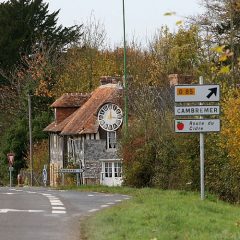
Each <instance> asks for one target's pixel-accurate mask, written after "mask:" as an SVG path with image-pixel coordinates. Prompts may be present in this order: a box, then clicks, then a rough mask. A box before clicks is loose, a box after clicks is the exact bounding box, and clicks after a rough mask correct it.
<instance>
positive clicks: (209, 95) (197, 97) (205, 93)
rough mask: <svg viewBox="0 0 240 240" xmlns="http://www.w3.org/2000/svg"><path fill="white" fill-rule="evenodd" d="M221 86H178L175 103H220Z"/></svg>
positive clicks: (176, 87)
mask: <svg viewBox="0 0 240 240" xmlns="http://www.w3.org/2000/svg"><path fill="white" fill-rule="evenodd" d="M219 96H220V87H219V85H176V86H175V102H218V101H219V99H220V97H219Z"/></svg>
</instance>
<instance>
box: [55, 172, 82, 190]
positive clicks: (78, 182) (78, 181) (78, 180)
mask: <svg viewBox="0 0 240 240" xmlns="http://www.w3.org/2000/svg"><path fill="white" fill-rule="evenodd" d="M83 172H84V169H83V168H78V169H68V168H61V169H59V173H61V174H62V185H64V174H65V173H75V174H76V175H77V186H79V185H80V174H81V173H83Z"/></svg>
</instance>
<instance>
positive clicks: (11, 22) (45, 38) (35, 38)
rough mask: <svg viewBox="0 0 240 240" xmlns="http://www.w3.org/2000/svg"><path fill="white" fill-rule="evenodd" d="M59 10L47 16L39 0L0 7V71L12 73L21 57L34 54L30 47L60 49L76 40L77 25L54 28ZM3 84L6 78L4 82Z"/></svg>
mask: <svg viewBox="0 0 240 240" xmlns="http://www.w3.org/2000/svg"><path fill="white" fill-rule="evenodd" d="M58 13H59V11H56V12H53V13H51V14H49V13H48V4H47V3H44V2H43V0H33V1H31V0H9V1H7V2H3V3H1V4H0V33H1V34H0V48H1V52H0V68H1V69H2V70H4V71H10V70H13V67H14V65H16V64H18V63H19V62H20V59H21V56H22V55H23V54H24V55H30V54H34V53H33V52H31V50H32V46H35V45H37V46H38V47H40V48H41V45H51V46H53V48H54V49H57V50H61V49H62V48H63V47H64V46H66V45H67V44H69V43H71V42H73V41H76V40H77V39H78V38H79V37H80V35H81V34H80V26H73V27H69V28H66V27H65V28H63V26H57V15H58ZM5 83H6V79H5Z"/></svg>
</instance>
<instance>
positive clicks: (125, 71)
mask: <svg viewBox="0 0 240 240" xmlns="http://www.w3.org/2000/svg"><path fill="white" fill-rule="evenodd" d="M122 8H123V43H124V57H123V68H124V127H125V133H126V134H127V133H128V79H127V50H126V48H127V46H126V27H125V2H124V0H122Z"/></svg>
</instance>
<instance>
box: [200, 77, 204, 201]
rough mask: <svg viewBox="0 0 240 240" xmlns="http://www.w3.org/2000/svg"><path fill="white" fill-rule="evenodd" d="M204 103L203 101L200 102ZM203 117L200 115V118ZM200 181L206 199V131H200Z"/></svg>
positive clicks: (202, 193)
mask: <svg viewBox="0 0 240 240" xmlns="http://www.w3.org/2000/svg"><path fill="white" fill-rule="evenodd" d="M199 84H201V85H202V84H203V77H202V76H201V77H200V78H199ZM200 105H202V103H200ZM202 118H203V117H202V116H200V119H202ZM200 182H201V200H204V198H205V194H204V133H200Z"/></svg>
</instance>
